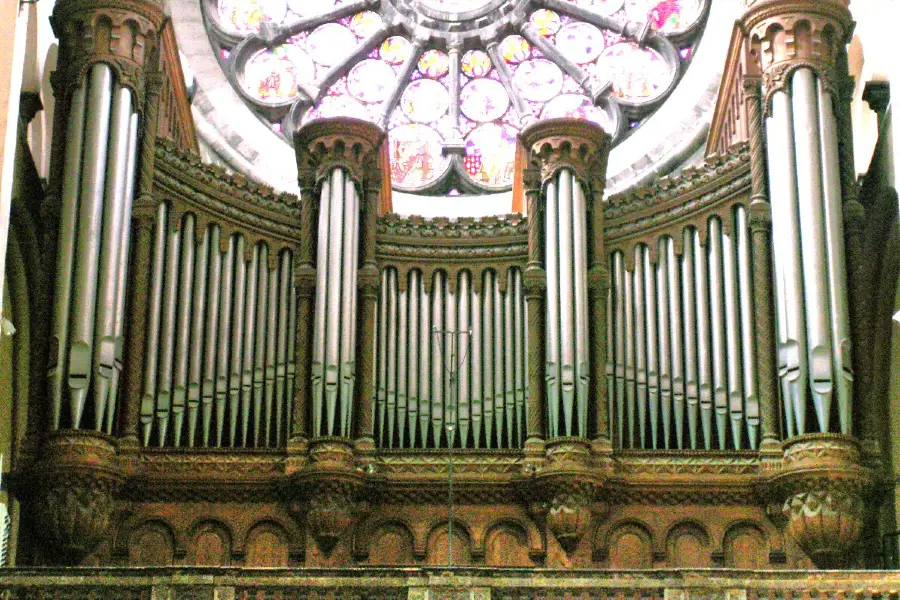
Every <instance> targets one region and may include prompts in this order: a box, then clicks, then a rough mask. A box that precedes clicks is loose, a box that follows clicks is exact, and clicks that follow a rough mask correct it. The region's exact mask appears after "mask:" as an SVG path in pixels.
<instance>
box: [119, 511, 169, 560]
mask: <svg viewBox="0 0 900 600" xmlns="http://www.w3.org/2000/svg"><path fill="white" fill-rule="evenodd" d="M174 557H175V541H174V537H173V536H172V532H171V531H170V530H169V528H168V527H167V526H166V525H165V524H163V523H160V522H156V521H153V522H149V523H145V524H144V525H142V526H140V527H139V528H138V529H136V530H135V531H134V532H133V533H132V534H131V536H130V537H129V540H128V562H129V564H131V565H135V566H144V567H151V566H152V567H159V566H166V565H171V564H174Z"/></svg>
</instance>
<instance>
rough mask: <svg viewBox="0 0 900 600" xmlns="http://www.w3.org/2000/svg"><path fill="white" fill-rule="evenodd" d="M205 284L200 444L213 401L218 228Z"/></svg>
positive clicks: (209, 421) (218, 282)
mask: <svg viewBox="0 0 900 600" xmlns="http://www.w3.org/2000/svg"><path fill="white" fill-rule="evenodd" d="M209 232H210V236H209V282H208V286H209V288H208V291H207V293H206V332H205V337H204V350H203V388H202V393H201V403H202V407H201V410H202V412H203V445H204V446H209V445H210V435H211V432H212V413H213V398H214V397H215V392H216V344H217V342H218V339H219V333H218V331H219V329H218V327H219V295H220V291H219V286H220V285H221V280H222V254H221V253H220V252H219V236H220V231H219V227H218V226H216V225H213V226H211V227H210V229H209Z"/></svg>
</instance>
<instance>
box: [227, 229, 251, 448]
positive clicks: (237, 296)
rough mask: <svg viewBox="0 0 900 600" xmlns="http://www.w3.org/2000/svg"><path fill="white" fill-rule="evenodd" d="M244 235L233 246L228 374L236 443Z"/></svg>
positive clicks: (230, 430) (230, 422)
mask: <svg viewBox="0 0 900 600" xmlns="http://www.w3.org/2000/svg"><path fill="white" fill-rule="evenodd" d="M245 243H246V242H245V241H244V236H242V235H238V236H236V239H235V248H234V286H233V287H232V289H233V293H234V299H233V300H232V303H233V304H234V316H233V318H232V321H233V323H232V326H231V353H230V354H231V356H230V358H231V361H230V362H231V366H230V369H229V371H230V372H229V376H228V440H229V443H230V444H231V446H232V447H233V446H234V445H235V444H236V443H237V428H238V413H239V410H240V402H241V371H242V369H243V366H244V364H243V351H244V317H245V316H246V314H245V311H244V302H245V301H246V300H247V261H246V258H245V256H246V249H245V247H244V245H245Z"/></svg>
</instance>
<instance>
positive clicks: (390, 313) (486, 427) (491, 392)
mask: <svg viewBox="0 0 900 600" xmlns="http://www.w3.org/2000/svg"><path fill="white" fill-rule="evenodd" d="M455 275H456V276H455V277H451V276H450V275H448V273H447V272H446V271H443V270H438V271H435V272H434V273H433V274H432V275H431V277H430V278H429V277H428V276H426V275H424V274H423V272H422V270H420V269H415V268H414V269H411V270H409V271H407V272H406V273H405V274H404V276H402V277H401V276H399V275H398V270H397V269H396V268H394V267H390V268H387V269H385V270H383V271H382V276H381V295H380V297H379V301H378V327H377V332H376V341H377V344H376V350H375V352H376V362H375V365H376V368H375V371H376V394H375V397H374V398H373V400H374V403H375V414H376V420H375V423H376V431H377V442H378V445H379V446H380V447H381V448H389V449H390V448H396V449H415V448H446V447H448V446H455V447H459V448H463V449H468V448H472V449H474V448H483V449H508V448H520V447H521V446H522V444H523V442H524V435H525V423H524V421H525V414H526V412H527V410H526V402H527V400H526V398H527V390H526V376H525V374H526V373H527V370H528V366H527V348H526V344H525V340H526V339H527V336H526V330H525V327H526V323H525V319H524V314H525V300H524V295H523V292H522V273H521V270H520V269H519V268H510V269H509V270H508V271H507V272H506V273H505V274H504V275H505V276H504V277H500V276H499V275H498V273H497V272H496V271H495V270H494V269H484V270H482V271H475V272H474V273H473V272H472V271H469V270H464V271H460V272H459V273H458V274H455ZM429 279H430V281H429ZM501 279H502V281H501ZM448 425H452V426H453V427H447V426H448Z"/></svg>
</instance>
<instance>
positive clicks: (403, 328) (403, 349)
mask: <svg viewBox="0 0 900 600" xmlns="http://www.w3.org/2000/svg"><path fill="white" fill-rule="evenodd" d="M394 274H395V275H394V277H395V278H396V271H394ZM394 281H396V279H394ZM408 296H409V292H408V291H407V290H402V291H400V292H399V294H398V297H397V348H396V354H397V384H396V385H397V417H398V418H397V434H398V436H399V439H398V441H397V444H398V447H400V448H403V447H405V446H406V433H407V432H406V422H407V419H406V415H407V412H408V410H409V405H408V399H407V395H406V385H407V376H406V367H407V356H406V354H407V348H408V345H407V344H408V339H409V327H408V324H409V321H408V318H409V298H408ZM390 445H391V444H390V441H389V443H388V446H389V447H390Z"/></svg>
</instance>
